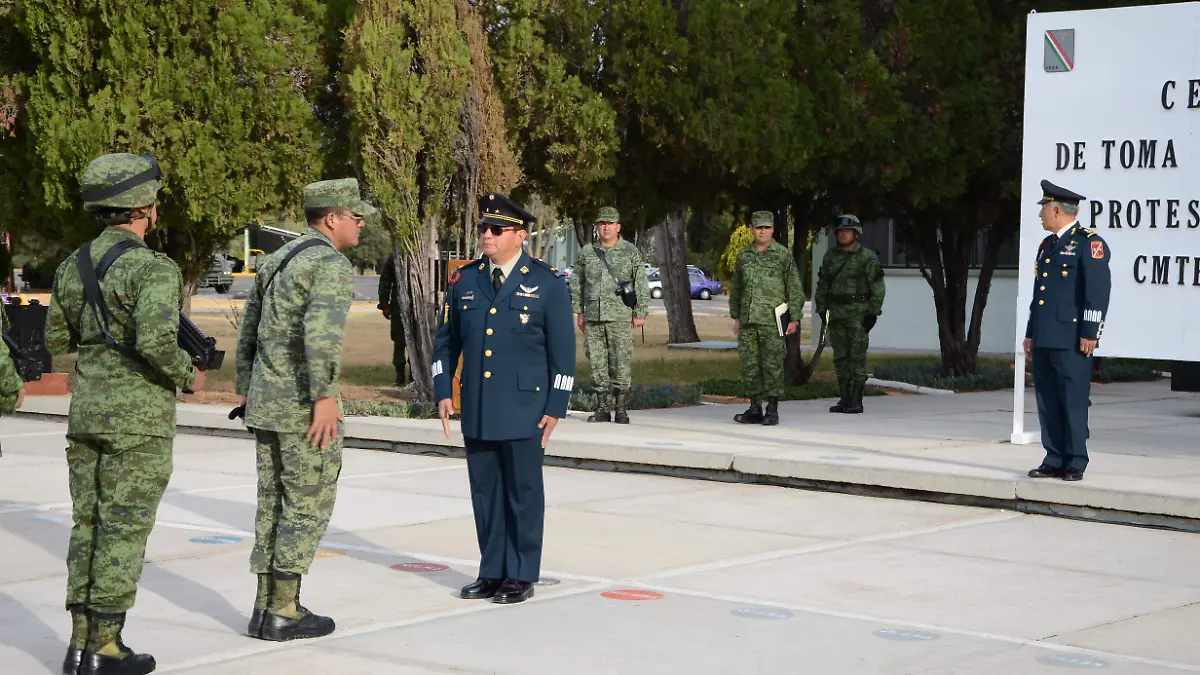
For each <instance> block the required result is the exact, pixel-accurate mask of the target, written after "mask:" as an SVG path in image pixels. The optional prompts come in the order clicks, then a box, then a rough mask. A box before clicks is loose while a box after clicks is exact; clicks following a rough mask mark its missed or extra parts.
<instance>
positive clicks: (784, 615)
mask: <svg viewBox="0 0 1200 675" xmlns="http://www.w3.org/2000/svg"><path fill="white" fill-rule="evenodd" d="M729 613H730V614H732V615H734V616H740V617H741V618H743V619H763V620H767V621H783V620H784V619H790V618H792V617H793V616H796V615H795V614H793V613H791V612H790V611H788V610H786V609H778V608H776V607H741V608H738V609H735V610H732V611H730V612H729Z"/></svg>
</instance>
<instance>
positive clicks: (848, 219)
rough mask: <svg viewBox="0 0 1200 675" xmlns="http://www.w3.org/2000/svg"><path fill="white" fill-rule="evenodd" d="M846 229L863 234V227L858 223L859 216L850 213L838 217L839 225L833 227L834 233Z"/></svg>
mask: <svg viewBox="0 0 1200 675" xmlns="http://www.w3.org/2000/svg"><path fill="white" fill-rule="evenodd" d="M846 229H851V230H854V231H855V232H857V233H859V234H862V225H860V224H859V222H858V216H856V215H854V214H850V213H846V214H843V215H841V216H838V219H837V224H835V225H834V226H833V231H834V232H837V231H838V230H846Z"/></svg>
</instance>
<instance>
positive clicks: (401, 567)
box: [392, 562, 450, 574]
mask: <svg viewBox="0 0 1200 675" xmlns="http://www.w3.org/2000/svg"><path fill="white" fill-rule="evenodd" d="M392 569H394V570H396V571H397V572H415V573H417V574H429V573H430V572H441V571H444V570H448V569H450V566H449V565H442V564H440V563H423V562H412V563H400V564H398V565H392Z"/></svg>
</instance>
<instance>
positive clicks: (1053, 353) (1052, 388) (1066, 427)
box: [1025, 180, 1112, 481]
mask: <svg viewBox="0 0 1200 675" xmlns="http://www.w3.org/2000/svg"><path fill="white" fill-rule="evenodd" d="M1041 185H1042V198H1041V200H1039V201H1038V204H1040V205H1041V213H1040V215H1041V219H1042V227H1043V228H1044V229H1045V230H1046V231H1048V232H1050V233H1051V234H1050V236H1048V237H1046V238H1045V239H1043V240H1042V243H1041V245H1039V246H1038V253H1037V262H1036V263H1035V264H1034V276H1035V277H1036V278H1035V279H1034V284H1033V301H1032V302H1031V303H1030V305H1029V323H1028V325H1027V327H1026V329H1025V355H1026V356H1027V357H1031V358H1032V359H1033V367H1032V371H1033V386H1034V391H1035V393H1036V398H1037V409H1038V419H1039V420H1040V422H1041V427H1042V445H1043V446H1044V447H1045V449H1046V458H1045V460H1043V461H1042V464H1041V466H1039V467H1038V468H1036V469H1033V470H1032V471H1030V472H1029V475H1030V476H1031V477H1033V478H1062V479H1063V480H1069V481H1076V480H1081V479H1082V478H1083V472H1084V469H1086V468H1087V464H1088V454H1087V436H1088V393H1089V390H1090V388H1091V375H1092V352H1093V351H1094V350H1095V349H1096V344H1097V342H1098V341H1099V340H1100V335H1101V333H1103V332H1104V321H1105V316H1106V314H1107V312H1108V296H1109V290H1110V289H1111V286H1112V284H1111V281H1112V279H1111V276H1110V271H1109V260H1110V258H1111V255H1112V254H1111V251H1109V248H1108V245H1107V244H1106V243H1105V241H1104V239H1102V238H1101V237H1100V236H1099V235H1097V234H1096V233H1095V232H1094V231H1092V230H1088V229H1085V228H1084V227H1083V226H1082V225H1080V224H1079V221H1078V220H1077V219H1076V216H1077V214H1078V213H1079V202H1081V201H1083V200H1085V199H1086V197H1084V196H1082V195H1079V194H1076V193H1074V192H1072V191H1070V190H1067V189H1064V188H1061V187H1059V186H1057V185H1055V184H1053V183H1051V182H1049V181H1045V180H1044V181H1042V183H1041Z"/></svg>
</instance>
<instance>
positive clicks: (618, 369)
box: [584, 321, 633, 410]
mask: <svg viewBox="0 0 1200 675" xmlns="http://www.w3.org/2000/svg"><path fill="white" fill-rule="evenodd" d="M585 325H586V326H587V329H586V330H585V331H584V350H585V353H586V354H587V360H588V369H589V370H590V372H591V373H592V387H593V388H595V390H596V393H597V394H598V395H599V396H600V401H601V406H602V407H601V408H600V409H601V410H611V409H612V404H613V401H611V400H610V399H611V398H612V390H613V389H619V390H621V391H629V386H630V384H631V382H632V381H633V325H632V324H630V322H628V321H589V322H587V324H585Z"/></svg>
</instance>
